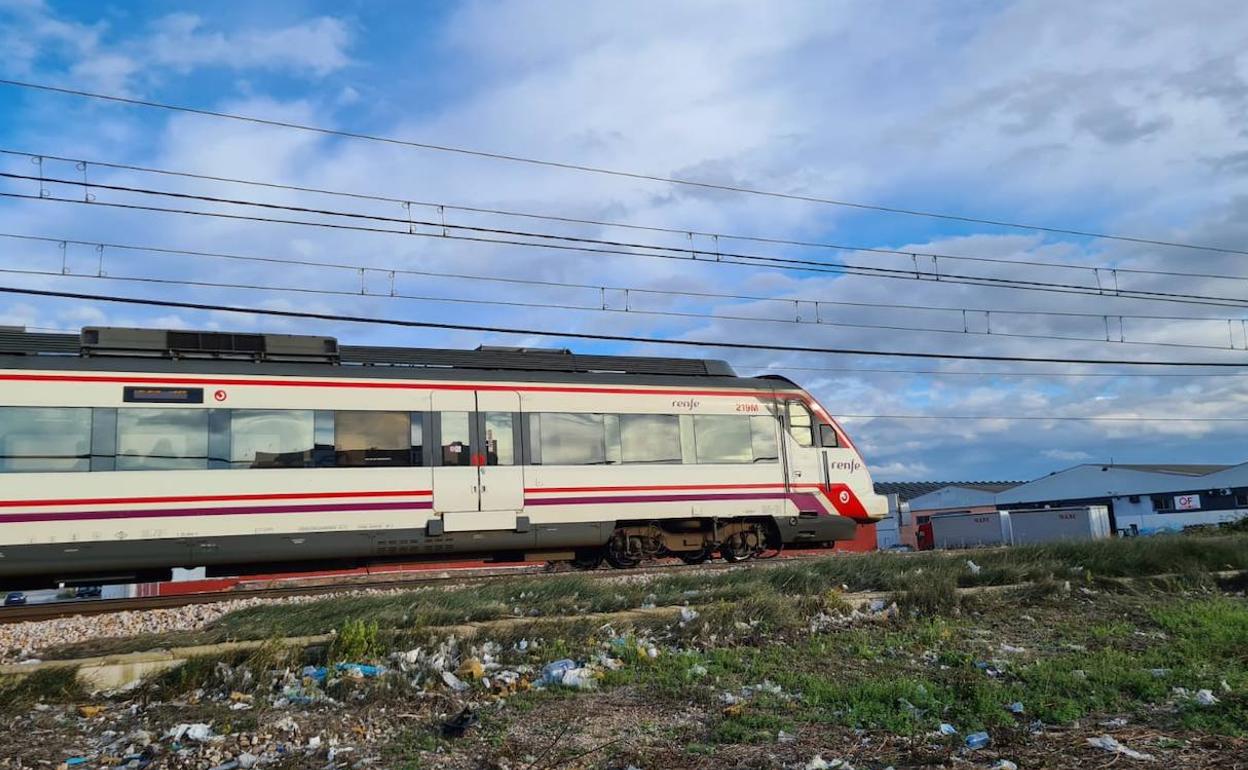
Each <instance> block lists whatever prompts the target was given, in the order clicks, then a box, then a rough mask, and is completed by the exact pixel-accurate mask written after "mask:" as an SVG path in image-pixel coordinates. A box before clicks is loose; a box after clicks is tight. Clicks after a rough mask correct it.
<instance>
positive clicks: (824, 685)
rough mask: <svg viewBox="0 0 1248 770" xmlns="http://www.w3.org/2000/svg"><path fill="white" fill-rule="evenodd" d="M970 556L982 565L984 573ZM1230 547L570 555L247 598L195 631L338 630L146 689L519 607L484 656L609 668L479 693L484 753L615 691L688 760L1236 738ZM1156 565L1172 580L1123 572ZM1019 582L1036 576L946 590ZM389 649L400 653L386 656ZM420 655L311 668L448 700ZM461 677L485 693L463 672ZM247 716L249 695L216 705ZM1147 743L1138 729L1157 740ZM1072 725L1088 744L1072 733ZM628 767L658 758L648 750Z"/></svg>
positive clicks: (69, 696) (356, 651)
mask: <svg viewBox="0 0 1248 770" xmlns="http://www.w3.org/2000/svg"><path fill="white" fill-rule="evenodd" d="M1149 548H1152V549H1156V553H1153V552H1150V551H1149ZM968 559H970V560H973V561H974V562H975V564H976V565H978V566H979V567H980V569H979V570H978V571H977V572H976V571H975V570H972V569H970V568H969V567H968V566H967V564H966V562H967V561H968ZM1246 565H1248V536H1240V535H1234V536H1220V537H1214V536H1208V535H1202V536H1201V537H1198V538H1186V539H1185V538H1181V537H1162V538H1152V539H1140V540H1128V541H1114V542H1110V543H1097V544H1083V545H1063V546H1053V547H1046V548H1026V549H1013V550H1009V551H1005V550H1003V551H979V552H971V553H968V552H963V553H958V554H916V555H912V556H904V555H896V554H872V555H865V556H848V557H834V558H829V559H823V560H818V561H808V562H802V563H796V564H780V565H778V566H773V567H769V568H767V569H758V570H750V571H736V572H728V573H710V574H688V573H682V574H676V575H672V576H670V577H663V578H659V579H655V580H651V581H649V582H645V583H641V582H628V583H617V582H614V581H604V580H596V579H593V578H590V577H587V576H585V575H566V576H556V577H553V578H548V579H521V580H515V581H510V582H507V583H491V584H488V585H486V586H481V587H475V588H473V589H470V590H450V591H441V590H420V591H413V592H407V593H403V594H387V595H381V596H353V597H349V598H336V599H326V600H318V601H314V602H309V603H306V604H298V605H280V606H272V607H255V608H251V609H248V610H245V611H241V612H238V613H233V614H232V615H229V616H226V617H224V618H222V619H221V620H220V621H219V622H218V623H217V624H215V625H214V626H213V627H212V628H211V629H209V632H208V633H210V634H220V635H253V636H256V635H261V634H263V635H266V636H271V637H278V636H284V635H287V634H299V635H304V634H309V633H315V632H323V631H326V630H331V629H332V630H334V631H335V632H336V633H335V635H334V639H333V641H332V642H331V643H330V644H329V645H328V646H326V647H325V648H323V649H320V650H313V651H307V652H305V651H297V650H291V649H290V648H287V647H283V646H282V645H281V644H279V643H278V640H277V639H276V638H273V639H272V640H271V641H270V642H269V643H266V644H265V645H263V646H261V647H260V648H258V649H256V650H252V651H247V652H237V653H232V654H230V655H226V656H217V657H211V658H202V659H196V660H192V661H189V662H188V663H187V664H186V665H185V666H183V667H182V668H180V669H177V670H174V671H170V672H167V673H166V674H164V675H163V676H161V677H158V678H157V679H156V680H155V681H153V682H151V683H149V684H148V685H147V686H146V687H147V690H145V691H144V693H143V694H144V695H145V696H147V697H149V698H150V699H151V700H156V701H161V700H163V701H169V700H175V699H178V698H184V697H185V695H186V694H187V693H189V692H192V691H197V690H203V691H204V692H205V693H208V694H207V695H206V696H205V697H204V699H203V701H202V702H201V703H200V704H199V706H197V707H205V708H207V707H213V708H217V709H224V708H228V700H227V696H228V695H229V694H230V693H231V692H232V691H235V690H237V691H242V692H249V693H254V694H255V698H256V701H255V702H256V703H257V704H263V703H266V702H269V701H268V700H267V699H268V697H270V696H272V695H273V694H274V693H275V692H277V691H279V690H280V688H281V687H284V686H286V685H284V684H280V685H277V687H278V689H277V690H275V683H281V682H287V683H288V682H290V681H291V676H294V677H297V675H298V672H299V669H300V668H301V667H302V666H303V665H304V664H305V663H317V664H323V663H333V662H336V661H342V660H346V661H352V662H354V661H375V660H384V659H386V658H387V656H388V654H389V653H390V652H391V651H392V650H396V649H397V650H408V649H411V648H413V647H417V646H419V647H423V648H424V649H425V650H430V649H432V648H436V647H437V646H438V645H439V644H444V643H445V642H446V638H445V637H446V636H447V632H446V631H438V630H437V629H435V628H434V626H441V625H446V624H454V623H460V622H463V621H464V620H489V619H494V618H497V617H515V618H517V620H516V622H515V623H511V624H508V625H507V626H506V627H505V628H500V629H499V630H497V631H494V630H491V632H490V633H489V635H488V640H489V641H490V642H491V643H492V644H493V647H492V650H493V652H492V654H493V655H494V657H495V658H496V659H497V660H498V661H499V662H500V663H501V664H502V665H503V666H504V667H506V668H512V669H517V668H520V667H523V666H528V667H529V669H528V670H529V671H530V676H532V672H534V671H536V670H540V668H541V666H543V665H544V664H546V663H548V662H550V661H552V660H556V659H560V658H565V657H567V658H572V659H575V660H578V661H587V660H590V661H592V660H595V659H597V658H599V656H600V655H602V654H604V653H605V654H607V655H610V656H611V657H613V658H616V659H619V660H620V661H621V662H622V664H623V665H622V666H621V667H620V668H618V669H617V670H611V671H608V672H606V673H605V675H604V677H603V679H602V681H601V684H600V688H599V689H598V690H596V691H594V692H592V693H587V692H579V691H574V690H570V689H564V688H555V687H552V688H549V689H545V690H532V691H525V692H517V693H512V694H509V695H508V696H507V697H506V703H505V706H502V707H501V708H497V709H495V708H490V709H482V711H481V719H482V721H481V724H480V725H479V726H478V727H477V728H475V731H474V733H473V737H472V738H471V739H467V738H466V739H457V740H459V741H468V740H471V741H475V742H474V743H472V744H471V745H472V746H473V748H472V751H474V752H477V753H482V752H484V753H485V754H490V753H493V752H496V751H502V750H507V751H510V750H511V749H510V748H509V747H510V746H511V744H510V743H508V741H511V740H512V738H511V737H510V736H511V735H512V733H513V732H521V733H523V732H526V730H527V732H528V733H530V734H534V733H536V734H537V736H538V738H539V739H540V736H541V734H542V732H543V730H541V729H537V728H536V727H535V726H541V727H542V728H543V729H545V728H546V727H550V726H551V725H552V720H553V731H554V732H555V733H557V732H558V731H559V730H560V729H561V728H562V727H564V726H566V725H567V724H568V723H569V719H571V720H572V722H573V723H574V724H576V725H578V727H577V729H578V730H579V729H581V727H580V723H581V720H582V719H583V720H584V722H585V723H586V724H589V723H592V722H593V721H594V720H595V719H597V718H599V717H602V718H604V719H607V718H608V717H607V716H603V715H604V714H607V715H608V716H609V710H610V708H611V704H612V703H613V702H615V703H622V704H625V706H626V707H628V705H629V704H634V705H635V704H636V703H637V702H641V703H644V704H645V713H644V718H643V719H641V720H640V721H638V720H633V722H630V726H629V727H628V728H627V729H628V730H630V731H631V734H632V735H633V736H634V737H637V736H642V737H641V738H638V740H641V741H642V743H646V744H647V745H650V743H653V744H671V745H675V746H679V747H681V748H680V750H679V753H680V755H681V756H684V757H688V758H691V759H692V758H699V759H702V758H705V759H706V760H707V761H711V759H712V758H717V759H723V758H724V757H725V756H731V755H732V752H734V751H736V750H735V749H732V748H726V747H733V746H748V745H754V746H757V747H758V748H757V749H755V751H758V752H776V753H777V754H779V753H780V752H781V751H782V749H781V748H780V747H771V746H768V745H767V744H772V743H775V742H777V740H778V738H779V735H780V733H781V732H784V733H787V734H791V735H792V734H796V735H799V736H804V739H805V740H807V741H808V742H809V741H813V740H818V741H820V742H821V743H822V741H823V739H824V738H826V737H829V736H847V737H846V740H848V741H850V742H851V743H852V744H853V745H858V744H859V741H860V739H861V738H863V737H869V738H871V739H872V740H873V741H877V743H876V744H874V745H887V744H888V742H889V740H891V736H903V737H905V736H926V735H927V734H929V733H931V732H932V731H934V730H935V729H936V728H937V727H938V726H939V725H940V724H941V723H942V722H948V723H951V724H953V725H955V726H956V728H957V729H958V730H959V731H960V732H961V734H962V735H965V734H967V733H969V732H972V731H976V730H981V729H984V730H988V731H989V732H990V733H991V734H992V738H993V746H994V748H996V749H1000V750H1001V751H1002V752H1003V756H1004V755H1006V754H1005V753H1004V752H1010V751H1015V750H1020V751H1021V749H1023V748H1024V746H1025V745H1026V744H1027V743H1028V742H1029V741H1034V740H1035V739H1033V738H1031V737H1030V734H1029V732H1028V726H1029V725H1030V723H1031V722H1032V721H1033V720H1040V721H1042V722H1043V723H1045V724H1047V725H1061V726H1066V727H1071V728H1073V726H1074V725H1075V724H1076V723H1078V724H1081V725H1083V728H1084V729H1085V730H1086V729H1089V726H1091V727H1090V729H1094V730H1099V729H1101V728H1099V727H1096V725H1097V722H1098V721H1100V720H1102V719H1105V718H1107V717H1113V716H1126V717H1128V718H1129V719H1130V723H1131V724H1132V726H1137V725H1138V726H1147V727H1148V728H1150V730H1151V732H1153V733H1156V734H1162V733H1165V734H1167V735H1169V736H1170V737H1171V738H1172V739H1173V738H1176V737H1177V738H1182V739H1190V740H1195V739H1197V738H1198V737H1200V736H1206V735H1209V734H1213V735H1218V736H1232V737H1231V738H1218V739H1217V740H1223V741H1233V740H1235V737H1238V738H1248V599H1245V598H1244V596H1243V591H1242V588H1237V587H1235V586H1230V587H1228V586H1227V585H1226V584H1219V583H1218V582H1217V581H1214V580H1211V579H1210V576H1209V574H1208V573H1209V572H1211V571H1215V570H1223V569H1244V568H1246ZM1159 573H1165V574H1168V575H1170V576H1171V577H1167V578H1164V579H1155V580H1145V581H1138V582H1136V583H1132V584H1125V583H1123V582H1121V581H1118V580H1117V579H1118V578H1126V577H1136V576H1142V575H1157V574H1159ZM1021 580H1031V581H1032V582H1031V583H1029V584H1027V585H1026V586H1025V587H1022V588H1013V589H1003V590H994V591H983V592H973V593H970V594H959V593H958V592H957V591H956V588H958V587H966V586H993V585H1003V584H1007V583H1013V582H1016V581H1021ZM842 586H848V587H849V588H850V589H852V590H858V589H874V590H879V591H883V592H887V594H888V595H891V596H892V597H893V598H894V599H895V600H896V602H897V603H898V606H899V608H900V609H901V612H899V613H882V614H880V615H878V616H875V617H872V618H869V619H866V620H864V619H862V617H861V616H860V615H857V614H853V613H851V612H850V610H849V607H848V606H847V604H846V601H845V598H844V591H843V588H842ZM1236 591H1238V593H1235V592H1236ZM642 603H647V604H649V603H653V604H656V605H660V606H662V605H667V606H675V605H681V604H689V605H690V606H692V607H696V609H697V616H696V617H693V618H691V619H689V618H686V619H683V620H679V621H678V620H674V619H673V617H672V615H671V614H667V615H665V616H639V617H638V616H634V617H632V619H631V620H627V621H626V620H622V619H619V620H613V622H612V623H611V624H609V625H607V624H604V620H603V619H602V618H600V617H587V616H586V615H587V613H592V612H603V611H609V610H624V609H630V608H634V607H637V606H639V605H640V604H642ZM533 611H536V612H537V614H536V615H535V616H534V615H533V614H532V613H533ZM521 640H524V641H525V642H526V644H525V645H519V644H518V643H519V642H520V641H521ZM484 641H485V638H481V639H474V640H470V641H462V640H461V641H460V642H458V644H457V646H453V647H452V648H451V649H452V650H453V652H452V653H451V655H450V658H451V659H450V661H449V667H450V668H452V669H453V668H454V667H455V666H456V665H457V664H458V662H459V660H460V659H462V658H465V657H467V656H469V655H479V654H480V650H479V649H475V650H474V649H473V646H474V645H480V644H482V643H483V642H484ZM651 647H653V648H656V649H657V650H658V651H659V652H658V654H657V656H652V655H651V654H650V653H649V649H650V648H651ZM387 663H388V665H389V666H390V667H391V668H392V669H395V668H399V664H398V663H397V662H396V661H394V660H390V661H387ZM286 672H291V675H290V676H287V675H286ZM420 675H421V674H420V672H418V671H411V670H409V671H402V672H396V673H393V674H390V675H386V676H383V677H381V678H378V679H368V680H350V679H349V678H345V677H343V678H333V677H331V680H330V682H329V683H328V684H326V685H325V688H326V692H327V694H329V695H331V696H332V697H333V698H334V699H335V700H336V701H338V702H339V703H343V704H350V708H352V709H359V710H364V709H367V708H369V707H370V706H372V705H375V704H376V705H379V706H382V707H384V708H385V709H390V710H392V711H407V710H418V711H419V710H420V709H421V706H419V705H418V704H429V703H437V704H438V705H437V708H438V709H444V710H450V711H453V710H454V709H451V708H450V707H449V706H447V705H446V703H447V701H446V700H445V698H446V697H448V695H447V693H445V691H444V690H443V689H442V687H441V684H440V679H439V678H438V676H437V673H436V672H434V675H433V676H432V682H433V685H432V687H433V689H435V690H437V691H438V696H437V697H436V698H434V697H424V698H414V697H413V693H414V692H415V691H416V690H417V689H419V688H421V687H422V686H424V685H423V684H422V683H421V681H420V679H419V677H420ZM424 681H425V682H428V681H430V680H429V679H426V680H424ZM1223 683H1225V685H1224V684H1223ZM1174 688H1186V689H1187V690H1189V691H1190V692H1191V693H1195V692H1196V691H1198V690H1201V689H1209V690H1211V691H1212V692H1213V693H1214V694H1215V695H1216V696H1217V697H1218V698H1219V702H1218V703H1217V704H1215V705H1212V706H1200V705H1198V704H1197V703H1196V702H1195V701H1194V700H1193V699H1192V698H1190V697H1182V696H1179V695H1176V694H1175V691H1174ZM82 697H85V696H84V695H83V694H82V693H81V691H80V690H78V689H77V686H76V684H75V683H74V680H73V676H72V672H66V671H61V672H56V671H45V672H40V673H39V674H37V675H36V676H32V677H30V678H29V679H27V680H25V681H23V682H8V683H3V682H0V704H3V706H0V710H2V709H9V708H14V709H19V710H20V709H29V708H30V706H31V705H32V704H33V703H35V702H39V701H43V702H56V701H60V702H72V701H74V700H75V699H79V698H82ZM461 697H464V698H467V699H470V700H474V701H478V702H480V700H481V699H483V698H484V699H488V698H489V696H487V695H485V694H484V693H483V692H481V691H480V690H475V691H473V692H472V693H470V694H465V695H464V696H461ZM613 699H617V700H614V701H613ZM1016 701H1017V702H1021V703H1022V704H1024V712H1023V713H1022V714H1017V713H1014V712H1013V711H1012V710H1011V709H1010V708H1008V706H1009V704H1012V703H1014V702H1016ZM604 704H605V705H604ZM391 706H396V707H398V708H396V709H391ZM262 708H263V707H262V706H260V705H258V710H260V709H262ZM308 708H309V709H313V708H316V706H310V707H308ZM455 708H458V706H456V707H455ZM604 709H605V711H604ZM652 714H653V718H654V721H653V723H651V722H650V719H651V715H652ZM672 714H679V715H681V718H680V719H679V720H676V721H675V722H674V724H675V725H676V726H674V727H673V726H671V724H673V723H669V724H668V725H667V726H665V725H664V723H663V721H662V718H663V715H668V716H670V715H672ZM552 715H554V716H553V717H552ZM178 718H179V719H183V716H179V717H178ZM255 718H257V717H256V716H255V714H253V712H238V713H233V712H232V713H229V714H224V716H223V719H226V720H232V719H238V720H246V719H255ZM442 718H444V715H443V716H436V715H435V714H434V713H433V712H432V711H430V712H428V713H424V712H422V716H420V717H416V718H412V719H410V720H408V721H406V722H404V723H402V724H401V725H400V726H399V727H398V728H397V732H396V733H395V734H393V738H392V739H391V740H390V743H389V747H388V750H387V751H386V753H385V755H384V759H385V762H386V763H387V764H386V766H393V767H398V768H418V767H421V766H422V763H430V762H433V761H434V757H433V756H432V754H434V753H437V754H439V755H441V754H453V753H454V752H456V751H462V750H463V748H462V747H463V746H464V745H467V744H464V743H457V742H456V740H449V739H443V738H440V737H438V732H437V730H438V725H439V723H440V720H441V719H442ZM608 721H609V719H608ZM229 726H230V727H234V725H233V723H230V725H229ZM222 729H224V728H222ZM855 731H863V732H862V733H861V734H859V733H856V732H855ZM1072 734H1073V733H1072ZM812 736H814V737H812ZM643 739H644V740H643ZM530 740H532V738H531V737H530ZM586 740H590V739H589V738H586ZM593 740H598V737H597V736H595V737H594V738H593ZM602 740H603V741H605V740H606V738H602ZM829 740H830V738H829ZM1141 740H1142V739H1134V740H1133V743H1132V745H1133V746H1135V747H1137V748H1140V749H1141V750H1153V749H1158V750H1163V749H1164V748H1165V746H1163V745H1162V744H1160V743H1156V742H1154V743H1152V744H1141V743H1140V741H1141ZM919 743H921V744H922V745H924V746H927V747H932V746H935V747H937V749H938V750H940V751H953V750H954V749H955V748H957V747H960V746H961V743H960V738H951V739H942V738H927V737H921V738H919ZM1070 744H1071V745H1072V746H1076V747H1077V748H1083V746H1082V741H1081V740H1074V739H1072V740H1071V741H1070ZM802 745H803V748H804V747H805V746H806V745H807V744H802ZM569 751H570V749H569ZM476 756H477V755H476V754H474V757H476ZM560 756H562V755H560ZM553 757H554V755H552V758H553ZM438 761H441V760H440V758H439V759H438ZM612 761H613V762H614V761H615V760H612ZM923 761H927V760H926V759H925V760H923ZM656 762H658V764H656ZM615 764H617V765H618V764H620V762H615ZM641 764H642V765H643V766H662V762H661V761H660V760H654V759H652V760H651V761H648V762H643V763H641ZM612 766H615V765H612Z"/></svg>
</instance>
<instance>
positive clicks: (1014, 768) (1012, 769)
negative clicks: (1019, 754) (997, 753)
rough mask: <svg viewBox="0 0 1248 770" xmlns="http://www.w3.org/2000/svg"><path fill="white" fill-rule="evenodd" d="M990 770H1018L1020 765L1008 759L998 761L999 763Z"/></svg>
mask: <svg viewBox="0 0 1248 770" xmlns="http://www.w3.org/2000/svg"><path fill="white" fill-rule="evenodd" d="M990 770H1018V765H1016V764H1014V763H1013V762H1011V761H1010V760H1008V759H998V760H997V763H996V764H995V765H993V766H992V767H991V768H990Z"/></svg>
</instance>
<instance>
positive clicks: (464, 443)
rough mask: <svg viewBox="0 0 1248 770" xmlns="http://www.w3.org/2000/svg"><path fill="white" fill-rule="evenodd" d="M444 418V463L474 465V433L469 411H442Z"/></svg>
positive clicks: (441, 414)
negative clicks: (469, 421)
mask: <svg viewBox="0 0 1248 770" xmlns="http://www.w3.org/2000/svg"><path fill="white" fill-rule="evenodd" d="M439 414H440V416H441V418H442V464H443V465H472V433H471V431H470V430H469V426H468V412H440V413H439Z"/></svg>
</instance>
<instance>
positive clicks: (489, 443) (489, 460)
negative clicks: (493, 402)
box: [484, 412, 516, 465]
mask: <svg viewBox="0 0 1248 770" xmlns="http://www.w3.org/2000/svg"><path fill="white" fill-rule="evenodd" d="M484 417H485V464H486V465H515V464H516V434H515V431H514V430H513V429H512V418H511V412H485V413H484Z"/></svg>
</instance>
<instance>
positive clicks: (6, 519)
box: [0, 492, 832, 524]
mask: <svg viewBox="0 0 1248 770" xmlns="http://www.w3.org/2000/svg"><path fill="white" fill-rule="evenodd" d="M786 499H787V500H791V501H792V502H793V503H794V505H796V506H797V507H798V509H799V510H803V511H820V512H822V513H832V512H831V511H829V510H828V508H827V506H825V505H824V504H823V502H822V501H821V500H820V499H819V496H818V495H814V494H811V493H807V492H789V493H786V492H751V493H748V494H713V495H705V494H684V495H615V496H609V497H537V498H527V499H525V501H524V504H525V505H526V506H528V505H533V506H540V505H627V504H635V503H679V502H690V503H694V502H699V503H700V502H714V501H717V500H786ZM431 508H433V503H432V501H429V500H413V501H411V502H398V503H346V504H343V503H320V504H315V505H263V506H237V507H225V508H144V509H137V510H136V509H124V510H115V511H40V512H36V513H10V514H3V515H0V524H5V523H18V522H31V521H91V520H97V519H150V518H161V517H183V516H231V515H240V514H244V515H246V514H252V515H254V514H265V513H326V512H335V513H337V512H349V511H402V510H429V509H431Z"/></svg>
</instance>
